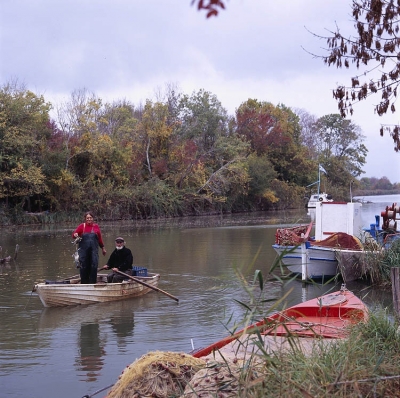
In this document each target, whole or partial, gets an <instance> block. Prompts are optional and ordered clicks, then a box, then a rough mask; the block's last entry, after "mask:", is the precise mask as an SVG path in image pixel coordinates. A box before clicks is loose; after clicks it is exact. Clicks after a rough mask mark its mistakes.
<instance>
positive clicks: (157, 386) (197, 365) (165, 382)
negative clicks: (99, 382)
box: [107, 351, 206, 398]
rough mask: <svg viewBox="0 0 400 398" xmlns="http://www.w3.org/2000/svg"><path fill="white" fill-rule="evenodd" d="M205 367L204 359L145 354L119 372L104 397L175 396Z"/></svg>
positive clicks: (162, 397)
mask: <svg viewBox="0 0 400 398" xmlns="http://www.w3.org/2000/svg"><path fill="white" fill-rule="evenodd" d="M205 366H206V362H205V360H204V359H199V358H194V357H193V356H191V355H188V354H184V353H176V352H168V351H167V352H161V351H154V352H149V353H147V354H145V355H143V356H142V357H140V358H139V359H138V360H136V361H135V362H133V363H132V364H131V365H129V366H128V367H127V368H125V370H124V371H123V373H122V375H121V376H120V377H119V379H118V381H117V382H116V383H115V384H114V386H113V387H112V388H111V390H110V392H109V393H108V395H107V398H139V397H140V398H144V397H152V398H166V397H169V396H179V395H180V394H181V393H182V392H183V390H184V389H185V387H186V385H187V384H188V382H189V381H190V379H191V378H192V377H193V376H194V374H195V373H197V372H198V371H199V370H200V369H202V368H204V367H205Z"/></svg>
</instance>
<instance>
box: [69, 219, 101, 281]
mask: <svg viewBox="0 0 400 398" xmlns="http://www.w3.org/2000/svg"><path fill="white" fill-rule="evenodd" d="M78 236H79V237H80V238H81V241H80V242H79V249H78V254H79V263H80V274H81V283H82V284H87V283H96V282H97V267H98V265H99V246H100V247H101V251H102V253H103V256H105V255H106V253H107V251H106V248H105V247H104V243H103V238H102V236H101V231H100V227H99V226H98V225H97V224H95V223H94V216H93V213H92V212H90V211H88V212H87V213H86V214H85V221H84V223H83V224H80V225H79V226H78V228H76V230H75V231H74V232H73V233H72V238H74V239H75V238H77V237H78Z"/></svg>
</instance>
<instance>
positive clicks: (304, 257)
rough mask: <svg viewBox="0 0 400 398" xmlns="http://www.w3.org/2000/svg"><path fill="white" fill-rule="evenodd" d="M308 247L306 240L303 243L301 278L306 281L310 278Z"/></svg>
mask: <svg viewBox="0 0 400 398" xmlns="http://www.w3.org/2000/svg"><path fill="white" fill-rule="evenodd" d="M307 257H308V256H307V248H306V242H302V243H301V280H303V281H306V280H307V279H308V269H307V263H308V261H307Z"/></svg>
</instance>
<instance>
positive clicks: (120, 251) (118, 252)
mask: <svg viewBox="0 0 400 398" xmlns="http://www.w3.org/2000/svg"><path fill="white" fill-rule="evenodd" d="M132 264H133V256H132V252H131V250H130V249H128V248H127V247H125V240H124V238H121V237H118V238H117V239H115V250H114V251H113V252H112V253H111V256H110V258H109V260H108V261H107V264H106V265H105V266H104V267H103V269H110V268H111V269H112V271H113V272H111V273H110V274H108V275H107V282H108V283H119V282H122V281H123V280H124V279H125V278H124V276H123V275H120V274H118V273H117V271H121V272H124V273H125V274H128V275H132Z"/></svg>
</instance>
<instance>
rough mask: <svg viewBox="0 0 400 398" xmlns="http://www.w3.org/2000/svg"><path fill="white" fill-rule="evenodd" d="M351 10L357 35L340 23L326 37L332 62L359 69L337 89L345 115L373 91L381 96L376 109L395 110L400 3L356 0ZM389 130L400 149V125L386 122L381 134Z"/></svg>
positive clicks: (399, 78)
mask: <svg viewBox="0 0 400 398" xmlns="http://www.w3.org/2000/svg"><path fill="white" fill-rule="evenodd" d="M351 14H352V16H353V19H354V29H355V32H354V33H353V35H350V36H344V35H343V34H342V32H341V30H340V27H337V29H336V31H332V32H330V35H329V36H327V37H322V36H319V35H316V36H317V37H319V38H324V39H326V41H327V44H328V48H329V50H328V52H329V54H328V55H326V56H323V57H322V58H323V60H324V62H325V63H326V64H327V65H328V66H336V67H338V68H342V67H345V68H350V66H351V65H354V66H355V67H356V69H357V70H359V72H358V73H357V74H355V75H354V76H353V77H352V78H351V82H350V83H349V84H348V85H344V84H343V85H340V86H339V87H337V88H336V89H335V90H333V95H334V97H335V98H336V100H337V101H338V108H339V111H340V114H341V116H342V117H347V116H349V115H353V113H354V108H353V107H354V105H355V104H356V103H357V102H360V101H363V100H366V99H367V98H369V97H370V96H372V95H378V96H379V97H380V100H379V102H378V104H377V105H375V112H376V113H377V114H378V115H379V116H382V115H384V114H385V113H387V112H388V111H389V110H390V111H391V112H395V111H396V108H395V103H396V100H397V92H398V87H399V84H400V56H399V54H400V41H399V38H398V33H399V29H400V25H399V20H400V18H399V17H400V3H399V2H398V1H393V0H359V1H352V10H351ZM385 130H386V131H387V132H389V134H390V135H391V137H392V138H393V141H394V149H395V150H396V151H399V150H400V126H399V125H395V126H390V125H386V126H385V125H382V126H381V129H380V134H381V135H383V133H384V131H385Z"/></svg>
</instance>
